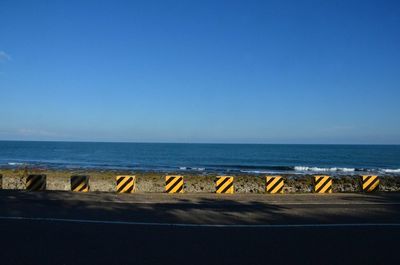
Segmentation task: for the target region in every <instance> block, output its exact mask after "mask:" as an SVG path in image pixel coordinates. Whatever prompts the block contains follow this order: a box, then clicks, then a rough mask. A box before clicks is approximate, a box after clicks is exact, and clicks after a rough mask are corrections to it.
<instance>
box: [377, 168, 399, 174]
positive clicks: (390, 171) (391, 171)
mask: <svg viewBox="0 0 400 265" xmlns="http://www.w3.org/2000/svg"><path fill="white" fill-rule="evenodd" d="M381 171H383V172H385V173H400V168H398V169H382V170H381Z"/></svg>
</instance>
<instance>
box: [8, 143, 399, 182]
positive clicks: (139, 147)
mask: <svg viewBox="0 0 400 265" xmlns="http://www.w3.org/2000/svg"><path fill="white" fill-rule="evenodd" d="M22 166H31V167H39V168H48V169H99V170H132V171H162V172H183V173H184V172H193V171H196V172H200V173H204V174H208V173H215V174H235V173H237V174H239V173H245V174H255V175H257V174H319V173H323V174H330V175H361V174H379V175H398V176H400V145H305V144H304V145H300V144H296V145H294V144H293V145H292V144H175V143H103V142H101V143H100V142H30V141H0V167H1V168H18V167H22Z"/></svg>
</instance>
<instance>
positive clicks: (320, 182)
mask: <svg viewBox="0 0 400 265" xmlns="http://www.w3.org/2000/svg"><path fill="white" fill-rule="evenodd" d="M314 192H315V193H332V179H331V177H329V176H315V177H314Z"/></svg>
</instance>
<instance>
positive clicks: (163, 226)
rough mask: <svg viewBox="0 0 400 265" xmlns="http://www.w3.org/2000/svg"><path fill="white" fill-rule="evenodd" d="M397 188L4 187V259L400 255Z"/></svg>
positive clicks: (0, 220)
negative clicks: (83, 190)
mask: <svg viewBox="0 0 400 265" xmlns="http://www.w3.org/2000/svg"><path fill="white" fill-rule="evenodd" d="M399 238H400V194H396V193H392V194H390V193H377V194H372V195H365V194H331V195H318V194H302V195H300V194H298V195H262V194H258V195H252V194H241V195H239V194H238V195H217V194H181V195H170V194H132V195H126V194H123V195H117V194H111V193H88V194H78V193H71V192H38V193H28V192H24V191H4V190H3V191H0V243H1V250H0V251H1V257H0V264H182V263H186V264H399V258H398V256H397V252H398V251H399V250H400V246H399V242H400V239H399Z"/></svg>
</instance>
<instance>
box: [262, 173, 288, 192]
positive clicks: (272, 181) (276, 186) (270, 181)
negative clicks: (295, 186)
mask: <svg viewBox="0 0 400 265" xmlns="http://www.w3.org/2000/svg"><path fill="white" fill-rule="evenodd" d="M266 181H267V182H266V187H265V191H266V192H267V193H283V185H284V181H283V178H282V177H281V176H267V177H266Z"/></svg>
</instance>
